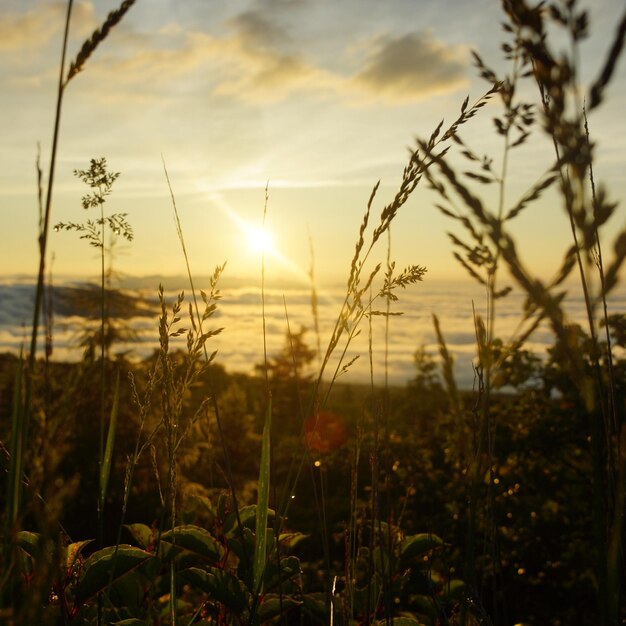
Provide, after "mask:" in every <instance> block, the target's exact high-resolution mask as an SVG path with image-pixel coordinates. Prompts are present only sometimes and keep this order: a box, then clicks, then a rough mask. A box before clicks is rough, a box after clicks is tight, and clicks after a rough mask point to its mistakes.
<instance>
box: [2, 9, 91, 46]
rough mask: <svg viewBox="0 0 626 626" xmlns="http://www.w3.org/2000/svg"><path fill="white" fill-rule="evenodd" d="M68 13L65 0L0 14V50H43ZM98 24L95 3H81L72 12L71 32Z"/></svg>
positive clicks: (58, 30)
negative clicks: (18, 11) (23, 11)
mask: <svg viewBox="0 0 626 626" xmlns="http://www.w3.org/2000/svg"><path fill="white" fill-rule="evenodd" d="M66 12H67V6H66V3H65V2H52V3H48V4H45V5H44V6H42V7H40V8H37V9H33V10H31V11H27V12H25V13H4V14H2V15H0V51H12V50H20V52H21V53H26V54H28V51H29V50H30V51H32V52H35V51H37V50H40V49H41V48H42V47H45V46H46V45H47V44H48V43H50V42H51V40H52V39H53V38H54V37H56V36H59V35H60V34H61V33H62V31H63V25H64V24H65V16H66ZM96 25H97V20H96V19H95V12H94V7H93V4H92V3H91V2H81V3H80V4H79V5H78V6H77V7H76V8H75V9H74V11H73V12H72V33H73V34H76V33H78V34H79V35H84V34H86V33H88V32H91V30H93V29H94V28H95V26H96ZM59 44H60V41H59Z"/></svg>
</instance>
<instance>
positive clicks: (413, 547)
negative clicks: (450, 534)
mask: <svg viewBox="0 0 626 626" xmlns="http://www.w3.org/2000/svg"><path fill="white" fill-rule="evenodd" d="M442 545H443V541H442V540H441V539H440V538H439V537H437V535H433V534H431V533H420V534H419V535H410V536H408V537H405V538H404V539H403V540H402V543H401V544H400V558H401V559H402V560H404V561H408V560H409V559H414V558H416V557H420V556H425V555H426V554H428V552H430V551H431V550H432V549H433V548H437V547H439V546H442Z"/></svg>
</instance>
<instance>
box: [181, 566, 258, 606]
mask: <svg viewBox="0 0 626 626" xmlns="http://www.w3.org/2000/svg"><path fill="white" fill-rule="evenodd" d="M180 577H181V578H182V579H183V580H184V581H185V582H187V583H189V584H190V585H192V586H194V587H196V589H199V590H201V591H204V592H205V593H208V594H209V595H210V596H211V598H214V599H215V600H217V601H218V602H221V603H222V604H224V605H225V606H226V607H228V609H230V610H231V611H232V612H233V613H237V614H240V613H243V611H245V610H246V609H247V608H248V603H249V597H250V596H249V594H248V592H247V591H246V588H245V586H244V585H243V583H242V582H241V581H240V580H239V579H238V578H237V577H236V576H233V575H232V574H230V573H229V572H226V571H224V570H221V569H218V568H216V567H210V568H209V569H208V571H205V570H202V569H199V568H197V567H190V568H189V569H187V570H184V571H183V572H181V574H180Z"/></svg>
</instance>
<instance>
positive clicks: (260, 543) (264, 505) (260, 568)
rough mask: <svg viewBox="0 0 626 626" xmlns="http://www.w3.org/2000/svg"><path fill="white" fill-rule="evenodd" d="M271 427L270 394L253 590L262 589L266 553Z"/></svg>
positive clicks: (255, 545) (259, 492) (261, 470)
mask: <svg viewBox="0 0 626 626" xmlns="http://www.w3.org/2000/svg"><path fill="white" fill-rule="evenodd" d="M271 428H272V399H271V396H270V399H269V403H268V407H267V415H266V416H265V424H264V426H263V438H262V443H261V467H260V468H259V484H258V487H257V492H258V501H257V515H256V532H255V535H256V543H255V544H254V565H253V571H254V581H253V585H254V591H255V593H262V591H263V572H264V570H265V558H266V554H267V534H266V532H265V530H266V528H267V511H268V507H269V499H270V431H271Z"/></svg>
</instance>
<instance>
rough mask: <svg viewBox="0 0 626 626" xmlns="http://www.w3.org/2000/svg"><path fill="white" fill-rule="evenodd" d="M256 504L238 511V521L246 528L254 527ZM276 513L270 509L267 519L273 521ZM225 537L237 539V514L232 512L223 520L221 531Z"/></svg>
mask: <svg viewBox="0 0 626 626" xmlns="http://www.w3.org/2000/svg"><path fill="white" fill-rule="evenodd" d="M256 510H257V505H256V504H250V505H248V506H242V507H241V508H240V509H239V521H240V522H241V525H242V526H244V527H246V528H254V527H255V525H256ZM275 515H276V513H275V512H274V511H273V510H272V509H268V510H267V519H268V520H273V519H274V517H275ZM222 532H223V533H224V535H225V536H226V537H233V536H234V537H238V536H239V533H238V531H237V514H236V513H235V512H234V511H233V512H232V513H229V514H228V516H227V517H226V519H225V520H224V526H223V531H222Z"/></svg>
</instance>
